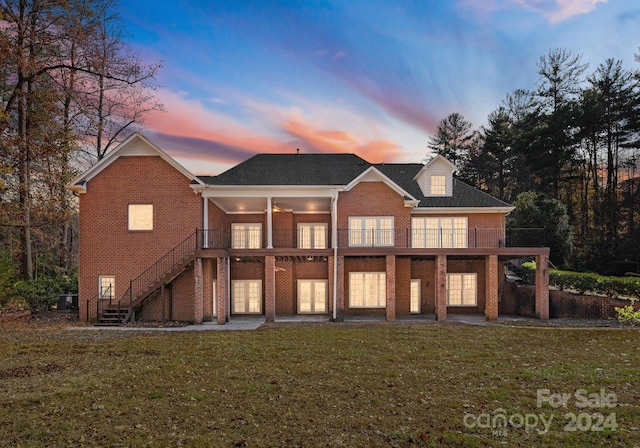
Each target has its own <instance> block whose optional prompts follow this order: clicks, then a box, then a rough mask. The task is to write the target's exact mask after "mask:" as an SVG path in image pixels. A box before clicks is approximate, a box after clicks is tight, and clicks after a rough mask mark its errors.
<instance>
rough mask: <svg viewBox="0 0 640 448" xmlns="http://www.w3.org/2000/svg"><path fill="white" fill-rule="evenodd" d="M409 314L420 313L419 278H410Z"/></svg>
mask: <svg viewBox="0 0 640 448" xmlns="http://www.w3.org/2000/svg"><path fill="white" fill-rule="evenodd" d="M410 311H411V314H420V279H417V280H413V279H412V280H411V310H410Z"/></svg>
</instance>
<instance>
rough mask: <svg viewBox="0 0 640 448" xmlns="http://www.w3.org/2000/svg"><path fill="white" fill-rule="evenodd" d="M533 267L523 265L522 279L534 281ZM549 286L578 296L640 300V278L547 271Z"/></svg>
mask: <svg viewBox="0 0 640 448" xmlns="http://www.w3.org/2000/svg"><path fill="white" fill-rule="evenodd" d="M535 266H536V265H535V263H531V262H530V263H523V264H522V269H523V271H524V272H526V275H525V276H524V277H523V278H525V279H527V280H531V279H535V269H536V267H535ZM529 283H533V282H532V281H530V282H529ZM549 284H550V285H552V286H555V287H556V288H558V289H561V290H565V289H573V290H576V291H578V293H580V294H584V293H585V292H587V291H589V292H592V293H596V294H604V295H606V296H608V297H619V296H624V297H630V298H633V299H640V278H638V277H605V276H603V275H599V274H593V273H589V272H570V271H560V270H558V269H549Z"/></svg>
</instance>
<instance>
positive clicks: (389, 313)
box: [385, 255, 396, 321]
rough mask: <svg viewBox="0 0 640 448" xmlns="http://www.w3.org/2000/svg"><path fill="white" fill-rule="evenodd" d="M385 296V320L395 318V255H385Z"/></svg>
mask: <svg viewBox="0 0 640 448" xmlns="http://www.w3.org/2000/svg"><path fill="white" fill-rule="evenodd" d="M386 261H387V269H386V271H387V298H386V302H387V303H386V307H385V309H386V313H385V317H386V318H387V321H393V320H396V256H395V255H387V260H386Z"/></svg>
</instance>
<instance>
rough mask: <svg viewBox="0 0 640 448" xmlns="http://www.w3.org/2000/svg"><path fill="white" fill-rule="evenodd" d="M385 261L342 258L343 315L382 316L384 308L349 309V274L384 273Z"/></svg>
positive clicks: (383, 259)
mask: <svg viewBox="0 0 640 448" xmlns="http://www.w3.org/2000/svg"><path fill="white" fill-rule="evenodd" d="M386 270H387V260H386V258H385V257H379V258H357V257H344V315H345V316H384V315H385V309H384V308H349V273H350V272H386Z"/></svg>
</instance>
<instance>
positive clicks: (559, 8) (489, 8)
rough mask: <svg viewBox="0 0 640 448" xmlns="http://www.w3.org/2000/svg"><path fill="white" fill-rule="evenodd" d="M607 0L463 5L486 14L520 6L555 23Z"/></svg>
mask: <svg viewBox="0 0 640 448" xmlns="http://www.w3.org/2000/svg"><path fill="white" fill-rule="evenodd" d="M606 2H607V0H485V1H481V2H479V1H476V0H463V3H464V5H465V7H468V8H472V9H474V10H475V11H476V12H478V13H480V14H482V15H486V14H490V13H492V12H493V11H495V10H498V9H505V8H509V7H514V6H520V7H522V8H524V9H528V10H530V11H534V12H536V13H538V14H540V15H542V16H543V17H545V18H546V19H547V20H548V21H549V23H551V24H556V23H560V22H564V21H565V20H569V19H570V18H572V17H574V16H577V15H580V14H587V13H589V12H591V11H593V10H594V9H596V7H597V5H598V3H606Z"/></svg>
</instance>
